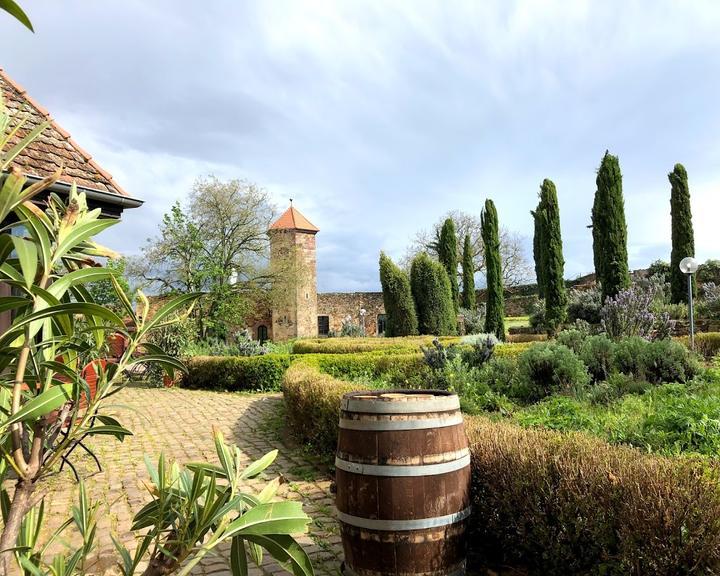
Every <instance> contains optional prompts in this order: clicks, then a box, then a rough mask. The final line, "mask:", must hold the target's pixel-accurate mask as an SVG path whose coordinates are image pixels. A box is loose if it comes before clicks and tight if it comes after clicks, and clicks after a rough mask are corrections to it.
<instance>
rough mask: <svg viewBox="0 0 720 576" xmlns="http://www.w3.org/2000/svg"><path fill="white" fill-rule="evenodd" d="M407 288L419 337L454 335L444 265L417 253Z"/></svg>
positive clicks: (450, 295) (452, 309)
mask: <svg viewBox="0 0 720 576" xmlns="http://www.w3.org/2000/svg"><path fill="white" fill-rule="evenodd" d="M410 287H411V288H412V295H413V299H414V300H415V309H416V310H417V317H418V329H419V331H420V334H435V335H438V336H442V335H452V334H455V333H456V332H457V315H456V314H455V307H454V304H453V302H454V300H453V294H452V289H451V287H450V280H449V279H448V275H447V272H445V268H443V265H442V264H440V262H436V261H435V260H432V259H430V256H428V255H427V254H425V253H424V252H423V253H421V254H418V255H417V256H416V257H415V258H414V259H413V261H412V266H411V268H410Z"/></svg>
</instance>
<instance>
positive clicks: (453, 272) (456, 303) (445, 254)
mask: <svg viewBox="0 0 720 576" xmlns="http://www.w3.org/2000/svg"><path fill="white" fill-rule="evenodd" d="M457 245H458V240H457V235H456V233H455V223H454V222H453V219H452V218H447V219H446V220H445V223H444V224H443V226H442V229H441V230H440V242H439V243H438V258H439V260H440V263H441V264H442V265H443V266H444V267H445V272H447V275H448V278H449V280H450V290H451V291H452V296H453V308H454V309H455V314H457V311H458V308H459V307H460V293H459V292H458V249H457Z"/></svg>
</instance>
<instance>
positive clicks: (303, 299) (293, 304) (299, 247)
mask: <svg viewBox="0 0 720 576" xmlns="http://www.w3.org/2000/svg"><path fill="white" fill-rule="evenodd" d="M319 231H320V230H319V228H317V227H316V226H315V225H314V224H312V223H311V222H310V221H309V220H308V219H307V218H305V216H303V215H302V214H300V212H299V211H298V210H296V209H295V207H294V206H293V205H292V201H291V202H290V207H289V208H288V209H287V210H286V211H285V212H284V213H283V214H282V216H280V218H278V219H277V220H276V221H275V222H273V224H271V225H270V228H269V230H268V235H269V236H270V262H271V265H272V266H274V267H275V269H276V270H279V271H280V272H279V273H280V274H281V275H283V274H284V275H285V276H286V277H287V278H286V279H287V281H288V284H287V289H283V290H282V291H283V292H284V293H283V294H282V295H281V296H282V298H281V302H278V303H277V304H276V305H275V306H274V307H273V310H272V334H273V339H274V340H288V339H290V338H312V337H317V335H318V325H317V258H316V252H315V234H317V233H318V232H319ZM283 269H284V270H283Z"/></svg>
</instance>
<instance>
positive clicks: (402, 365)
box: [303, 352, 434, 388]
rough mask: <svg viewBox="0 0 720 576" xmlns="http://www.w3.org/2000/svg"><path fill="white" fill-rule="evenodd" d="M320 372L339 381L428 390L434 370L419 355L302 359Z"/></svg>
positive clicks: (359, 355)
mask: <svg viewBox="0 0 720 576" xmlns="http://www.w3.org/2000/svg"><path fill="white" fill-rule="evenodd" d="M303 361H305V362H307V363H312V364H314V365H315V366H317V367H318V368H319V369H320V370H321V371H323V372H326V373H327V374H330V375H332V376H335V377H337V378H344V379H347V380H357V379H361V378H365V379H371V380H377V379H382V380H384V381H386V382H387V383H388V384H390V385H393V386H398V387H401V388H428V387H431V386H432V384H433V382H434V377H433V374H432V370H431V369H430V368H429V367H428V366H427V365H426V364H425V362H424V360H423V356H422V355H421V354H419V353H417V352H414V353H403V354H377V353H370V352H369V353H365V354H317V355H313V356H303Z"/></svg>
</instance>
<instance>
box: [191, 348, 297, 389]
mask: <svg viewBox="0 0 720 576" xmlns="http://www.w3.org/2000/svg"><path fill="white" fill-rule="evenodd" d="M290 362H291V358H290V356H286V355H283V354H265V355H263V356H195V357H194V358H189V359H188V360H186V361H185V366H186V367H187V369H188V373H187V374H185V375H184V376H183V378H182V381H181V386H183V387H185V388H195V389H202V390H228V391H230V392H239V391H268V390H279V389H280V385H281V384H282V379H283V375H284V374H285V371H286V370H287V369H288V367H289V366H290Z"/></svg>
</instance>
